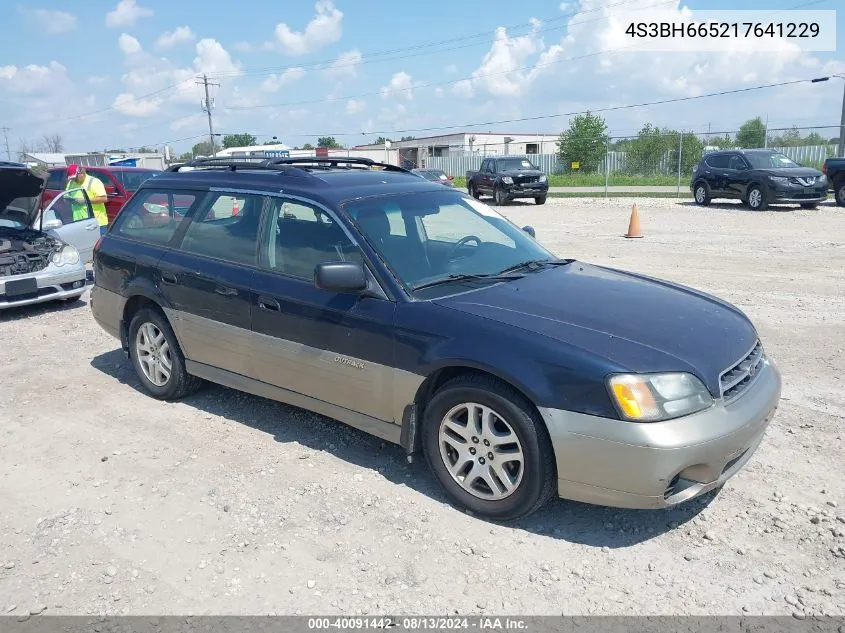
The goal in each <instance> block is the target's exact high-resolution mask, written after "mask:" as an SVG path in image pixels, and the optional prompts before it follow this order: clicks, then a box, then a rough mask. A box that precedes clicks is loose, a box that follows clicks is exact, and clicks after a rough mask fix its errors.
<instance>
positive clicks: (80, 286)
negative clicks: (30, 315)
mask: <svg viewBox="0 0 845 633" xmlns="http://www.w3.org/2000/svg"><path fill="white" fill-rule="evenodd" d="M32 278H34V279H35V282H36V288H37V290H36V291H35V292H33V293H29V294H21V295H13V296H7V295H6V282H9V281H18V280H22V279H32ZM84 292H85V266H84V265H83V264H82V263H81V262H80V263H77V264H74V265H73V266H67V265H66V266H61V267H58V266H53V265H52V264H51V265H49V266H47V268H45V269H44V270H39V271H38V272H37V273H30V274H26V275H11V276H9V277H0V310H3V309H6V308H18V307H22V306H28V305H33V304H36V303H44V302H46V301H55V300H57V299H74V298H76V297H79V296H81V295H82V293H84Z"/></svg>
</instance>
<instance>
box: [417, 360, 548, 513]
mask: <svg viewBox="0 0 845 633" xmlns="http://www.w3.org/2000/svg"><path fill="white" fill-rule="evenodd" d="M475 407H481V408H486V411H488V412H490V411H492V412H493V414H494V416H497V417H494V419H496V420H497V422H496V426H494V427H493V428H494V429H495V430H496V432H495V433H494V432H493V431H488V432H487V433H485V432H478V430H477V429H476V430H475V431H474V432H472V431H470V430H467V429H462V428H461V426H460V421H461V414H464V419H466V415H465V414H466V413H467V411H468V410H469V409H473V408H475ZM475 410H477V409H475ZM450 416H454V417H455V419H456V420H457V421H456V422H453V424H452V426H451V427H449V428H448V429H447V427H446V422H447V420H449V419H450ZM502 421H504V424H502ZM497 427H498V428H497ZM487 428H488V429H489V428H490V427H487ZM454 429H457V431H456V430H454ZM447 430H448V433H447ZM458 432H461V433H463V436H462V435H459V434H458ZM503 432H508V433H509V434H510V435H511V436H512V437H513V438H514V439H515V440H516V441H515V442H514V443H510V444H508V445H506V444H500V447H504V446H509V447H510V449H511V450H513V449H518V450H521V451H522V456H523V460H522V469H521V471H520V470H519V469H518V467H517V468H514V465H515V464H514V462H513V461H510V462H502V461H499V462H494V460H495V458H496V456H497V455H498V456H500V458H501V456H502V455H506V454H507V453H508V452H509V451H507V450H500V451H498V452H496V451H495V450H494V446H495V445H494V446H491V445H489V444H488V445H486V446H485V443H486V442H488V441H489V440H490V439H492V438H493V437H495V435H497V434H498V435H499V436H501V435H502V434H503ZM422 434H423V435H422V442H423V452H424V453H425V456H426V460H427V461H428V464H429V467H430V468H431V469H432V471H433V472H434V475H435V477H437V480H438V481H439V482H440V485H441V486H442V487H443V488H444V490H445V491H446V493H447V495H448V496H449V498H450V499H451V500H452V501H453V502H454V503H455V504H456V505H458V506H460V507H463V508H465V509H468V510H470V511H471V512H473V513H474V514H476V515H479V516H481V517H483V518H486V519H490V520H495V521H512V520H515V519H519V518H523V517H526V516H528V515H530V514H532V513H534V512H536V511H537V510H539V509H540V508H541V507H542V506H543V505H545V504H546V503H547V502H549V501H550V500H551V499H553V498H554V497H556V496H557V469H556V467H555V461H554V454H553V452H552V447H551V441H550V440H549V436H548V432H547V430H546V426H545V423H544V422H543V420H542V418H541V417H540V415H539V414H538V413H537V411H536V410H535V409H534V407H533V406H532V405H531V403H530V402H528V401H527V400H526V399H525V398H524V397H523V396H522V395H521V394H520V393H519V392H517V391H516V390H515V389H513V388H512V387H510V386H509V385H507V384H506V383H503V382H502V381H500V380H497V379H495V378H492V377H490V376H483V375H472V374H470V375H464V376H458V377H457V378H454V379H452V380H450V381H448V382H447V383H446V384H444V385H443V386H442V387H441V388H440V389H438V390H437V392H436V394H435V395H434V397H433V398H432V399H431V400H430V401H429V402H428V404H427V405H426V407H425V413H424V416H423V429H422ZM464 436H465V439H462V437H464ZM456 446H457V447H458V448H459V449H462V447H466V450H465V451H463V450H461V453H463V454H462V455H459V453H458V452H457V450H455V447H456ZM485 448H486V449H489V450H487V455H484V454H483V452H484V449H485ZM491 455H492V456H493V460H491V459H490V456H491ZM460 457H463V459H460ZM451 460H454V462H453V463H449V462H450V461H451ZM494 463H498V464H503V463H507V464H509V469H510V470H509V469H506V468H504V467H499V469H498V470H497V471H494V470H493V466H492V464H494ZM460 464H463V465H464V466H465V468H463V469H461V468H460ZM450 467H451V468H452V469H454V471H455V472H456V474H455V475H453V474H452V472H453V470H450ZM467 469H468V472H465V471H467ZM472 473H476V475H477V476H476V477H473V479H472V481H470V482H469V483H468V484H464V483H461V482H460V481H459V479H458V477H460V476H463V477H464V478H466V476H467V475H468V474H472ZM482 476H484V477H486V478H487V481H490V482H491V483H492V485H491V484H488V483H486V482H485V480H484V479H482V478H481V477H482ZM504 477H508V484H509V485H504V482H505V478H504ZM493 486H496V490H495V491H494V489H493ZM509 487H510V490H509Z"/></svg>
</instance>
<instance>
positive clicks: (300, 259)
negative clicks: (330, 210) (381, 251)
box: [262, 199, 362, 281]
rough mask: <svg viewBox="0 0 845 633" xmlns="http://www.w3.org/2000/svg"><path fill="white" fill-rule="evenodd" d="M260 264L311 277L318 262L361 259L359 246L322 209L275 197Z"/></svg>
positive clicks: (296, 275)
mask: <svg viewBox="0 0 845 633" xmlns="http://www.w3.org/2000/svg"><path fill="white" fill-rule="evenodd" d="M269 212H270V218H271V220H270V223H269V231H268V232H267V241H266V243H265V244H264V246H263V248H262V265H263V266H265V267H266V268H269V269H270V270H274V271H277V272H279V273H282V274H285V275H290V276H292V277H299V278H301V279H305V280H308V281H311V280H313V279H314V269H315V268H316V267H317V264H320V263H322V262H328V261H356V262H360V261H362V254H361V251H360V249H359V248H358V247H357V246H356V245H355V244H354V243H353V242H352V240H350V239H349V236H348V235H347V234H346V233H345V232H344V230H343V229H342V228H341V227H340V225H339V224H337V223H336V222H335V221H334V220H333V219H332V218H331V217H330V216H329V215H328V214H327V213H326V212H325V211H324V210H323V209H321V208H320V207H318V206H317V205H314V204H309V203H307V202H300V201H293V200H284V199H275V200H274V207H272V208H271V209H270V210H269Z"/></svg>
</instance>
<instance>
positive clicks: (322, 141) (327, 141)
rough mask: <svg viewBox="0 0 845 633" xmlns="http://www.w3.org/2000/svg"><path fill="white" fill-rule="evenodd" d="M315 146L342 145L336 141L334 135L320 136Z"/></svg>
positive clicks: (334, 146)
mask: <svg viewBox="0 0 845 633" xmlns="http://www.w3.org/2000/svg"><path fill="white" fill-rule="evenodd" d="M317 147H328V148H330V149H339V148H341V147H343V145H341V144H340V143H338V142H337V141H336V140H335V138H334V136H321V137H320V138H318V139H317Z"/></svg>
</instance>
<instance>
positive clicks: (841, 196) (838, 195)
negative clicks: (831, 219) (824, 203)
mask: <svg viewBox="0 0 845 633" xmlns="http://www.w3.org/2000/svg"><path fill="white" fill-rule="evenodd" d="M833 197H834V198H835V199H836V204H838V205H839V206H840V207H845V182H840V183H839V184H837V185H836V189H834V190H833Z"/></svg>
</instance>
